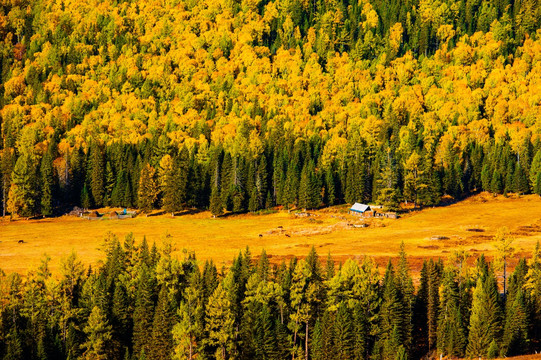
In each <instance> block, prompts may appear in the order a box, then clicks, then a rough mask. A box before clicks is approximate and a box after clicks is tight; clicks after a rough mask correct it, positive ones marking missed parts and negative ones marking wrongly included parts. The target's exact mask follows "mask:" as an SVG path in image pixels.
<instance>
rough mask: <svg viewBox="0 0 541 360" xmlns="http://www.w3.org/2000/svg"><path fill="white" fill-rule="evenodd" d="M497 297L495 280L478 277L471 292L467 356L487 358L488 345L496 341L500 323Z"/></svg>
mask: <svg viewBox="0 0 541 360" xmlns="http://www.w3.org/2000/svg"><path fill="white" fill-rule="evenodd" d="M497 297H498V292H497V287H496V286H495V280H494V279H493V278H492V277H491V276H489V275H485V276H483V275H481V276H479V278H478V279H477V285H476V287H475V290H474V291H473V302H472V308H471V317H470V328H469V335H468V346H467V348H466V355H467V356H470V357H480V356H481V357H482V356H487V354H488V348H489V346H490V344H491V343H492V341H495V340H497V339H498V335H499V331H500V328H501V323H500V316H499V315H500V308H499V304H498V298H497Z"/></svg>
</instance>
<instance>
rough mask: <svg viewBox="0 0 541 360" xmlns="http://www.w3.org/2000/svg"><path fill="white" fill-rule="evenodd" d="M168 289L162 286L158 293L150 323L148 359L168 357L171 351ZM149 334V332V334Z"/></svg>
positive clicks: (156, 359) (157, 359)
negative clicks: (152, 318)
mask: <svg viewBox="0 0 541 360" xmlns="http://www.w3.org/2000/svg"><path fill="white" fill-rule="evenodd" d="M170 307H171V305H170V300H169V297H168V291H167V288H166V287H165V286H162V288H161V290H160V293H159V295H158V303H157V305H156V311H155V313H154V321H153V323H152V333H151V337H152V338H151V340H150V347H149V353H148V354H149V359H150V360H152V359H155V360H160V359H169V358H171V355H172V353H173V338H172V333H171V330H172V323H171V320H172V316H173V314H172V310H171V308H170ZM149 335H150V334H149Z"/></svg>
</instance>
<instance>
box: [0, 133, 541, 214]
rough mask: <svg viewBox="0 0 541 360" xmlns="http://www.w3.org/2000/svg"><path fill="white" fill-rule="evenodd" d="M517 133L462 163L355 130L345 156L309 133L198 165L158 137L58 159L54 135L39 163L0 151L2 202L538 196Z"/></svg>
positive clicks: (177, 204) (31, 209)
mask: <svg viewBox="0 0 541 360" xmlns="http://www.w3.org/2000/svg"><path fill="white" fill-rule="evenodd" d="M525 141H526V143H525V144H524V149H525V150H524V152H523V153H522V154H521V155H522V159H521V160H519V158H517V156H515V154H513V152H512V150H511V147H510V146H509V145H502V146H498V145H495V144H494V145H492V146H487V147H480V146H471V147H469V148H468V149H467V150H466V151H465V153H463V154H462V156H463V157H464V159H463V160H462V161H461V160H460V158H459V157H458V156H453V157H452V158H451V159H449V167H447V168H446V167H441V168H437V169H434V165H433V160H432V159H431V157H430V156H428V155H427V154H425V153H420V154H419V153H417V152H416V151H414V152H413V153H412V154H411V155H410V157H409V158H408V159H406V160H405V162H404V161H400V160H398V159H397V158H399V157H400V155H399V154H397V152H395V151H393V150H392V148H391V147H390V146H389V145H385V146H384V147H382V148H380V149H369V148H368V146H367V144H366V143H365V142H363V141H362V140H361V139H359V138H357V139H350V141H349V142H348V145H347V147H346V149H345V154H344V156H343V157H342V158H341V159H339V160H338V159H337V160H335V161H331V162H329V163H328V164H327V165H326V166H325V165H324V164H323V163H324V162H325V159H324V156H325V154H324V151H323V148H324V144H323V142H322V140H321V139H320V138H317V137H314V138H312V139H311V141H302V140H294V139H289V140H286V139H284V138H281V137H280V138H277V139H275V142H274V145H268V146H269V147H268V148H267V150H264V151H263V152H262V153H261V154H260V155H259V156H250V155H248V156H232V155H231V154H230V153H228V152H225V151H224V150H223V148H221V147H217V148H215V149H212V150H211V151H209V152H208V153H207V154H206V155H207V157H208V159H207V160H206V161H205V162H203V163H202V162H200V161H198V159H199V158H200V156H202V154H201V153H198V152H192V153H190V152H189V151H188V149H187V148H185V147H183V148H181V149H180V150H178V149H176V148H174V147H170V146H167V145H164V143H161V142H160V141H158V142H153V141H147V142H144V143H142V144H140V146H133V145H126V144H114V145H112V146H110V147H107V148H105V147H103V146H100V145H99V144H98V143H97V142H95V143H92V144H91V145H90V146H89V150H88V151H87V152H86V153H85V152H84V151H83V150H82V149H79V150H78V151H75V152H73V153H72V154H71V156H70V157H69V158H59V157H58V156H59V154H58V150H57V146H55V144H54V143H53V144H51V145H50V146H49V148H48V149H47V150H46V151H45V153H44V155H43V157H42V158H41V159H40V160H39V161H32V158H31V157H30V156H25V155H22V156H20V157H18V158H17V160H16V161H15V160H14V159H13V158H10V155H9V153H5V154H7V155H6V156H5V157H3V158H2V160H4V165H5V168H6V169H7V170H6V172H5V174H4V177H5V178H6V179H7V180H6V184H11V185H10V187H9V191H8V193H7V194H6V198H7V202H6V209H7V210H8V211H9V212H11V213H12V214H19V215H21V216H31V215H35V214H43V215H46V216H50V215H53V214H54V213H55V208H62V205H66V204H77V205H80V206H82V207H84V208H92V207H103V206H113V207H119V206H121V207H138V208H140V209H143V210H152V209H158V208H163V209H164V210H165V211H168V212H171V213H175V212H178V211H181V210H185V209H188V208H193V207H198V208H209V209H210V210H211V211H212V213H213V214H214V215H220V214H222V213H223V211H224V210H227V211H233V212H246V211H252V212H253V211H259V210H262V209H269V208H272V207H274V206H284V207H291V206H296V207H300V208H309V209H315V208H319V207H321V206H324V205H325V206H332V205H335V204H340V203H353V202H357V201H358V202H371V201H374V202H379V203H381V204H383V205H385V207H386V208H388V209H391V210H395V209H397V208H398V206H399V203H400V202H402V201H406V202H408V201H409V202H412V203H414V204H415V205H416V206H425V205H435V204H438V203H439V201H440V199H441V196H442V195H444V194H447V195H451V196H453V197H454V198H455V199H459V198H461V197H463V196H466V195H468V194H471V193H474V192H476V191H481V190H485V191H489V192H492V193H495V194H506V193H508V192H512V193H518V194H527V193H531V192H535V193H537V194H541V149H538V150H537V151H535V149H536V148H535V147H534V146H532V145H531V144H530V142H529V140H528V139H527V140H525ZM165 144H166V143H165ZM537 147H539V143H538V144H537ZM54 159H56V161H57V163H58V162H59V161H60V162H62V163H63V162H68V164H62V166H64V167H65V168H66V169H68V168H69V169H70V170H69V175H66V174H62V173H59V172H58V171H56V170H55V166H54V164H53V162H54ZM402 160H403V159H402ZM10 164H13V166H10ZM5 200H6V199H5ZM64 208H65V206H64Z"/></svg>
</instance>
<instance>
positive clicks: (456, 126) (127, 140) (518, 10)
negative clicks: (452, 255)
mask: <svg viewBox="0 0 541 360" xmlns="http://www.w3.org/2000/svg"><path fill="white" fill-rule="evenodd" d="M540 20H541V6H539V4H538V2H537V1H533V0H524V1H514V2H513V1H510V0H504V1H495V0H482V1H481V0H441V1H440V0H438V1H426V0H419V1H417V0H412V1H407V2H404V1H399V0H393V1H391V2H389V1H382V0H363V1H360V2H348V1H343V2H335V1H330V0H317V1H316V0H314V1H311V2H310V1H308V2H302V1H292V0H274V1H268V0H265V1H248V0H246V1H237V2H235V1H228V0H217V1H211V0H205V1H191V0H186V1H182V0H166V1H119V2H116V1H115V2H111V1H103V2H102V1H91V0H84V1H63V0H38V1H28V0H9V1H8V0H3V1H1V2H0V34H1V35H2V36H1V39H3V40H2V41H1V42H0V82H1V84H0V124H1V134H2V142H1V144H0V151H1V155H2V162H1V163H2V166H1V170H2V180H3V181H2V182H1V186H2V188H3V189H2V190H3V191H2V194H4V196H3V198H4V200H5V205H3V206H4V207H5V208H6V209H7V211H8V212H11V213H14V214H19V215H22V216H28V215H32V214H38V213H43V214H46V215H48V214H51V213H53V211H52V210H53V209H58V208H59V206H62V205H75V204H80V203H81V202H83V203H84V205H89V206H102V205H113V206H136V205H137V204H141V205H143V206H144V207H145V208H148V207H149V206H163V207H165V208H166V210H167V211H172V212H174V211H176V210H179V209H183V208H186V207H189V206H197V207H209V206H210V207H211V208H213V209H214V212H215V213H217V214H219V213H221V212H222V211H223V209H224V208H225V209H228V210H232V211H247V210H250V211H256V210H258V209H261V208H265V207H269V206H274V205H284V206H291V205H296V206H301V207H307V208H312V207H318V206H321V205H324V204H326V205H329V204H335V203H339V202H344V201H347V202H352V201H369V200H374V201H376V200H377V201H379V202H381V203H383V204H384V205H386V206H387V207H389V208H396V206H397V203H398V202H401V201H410V202H414V203H415V204H416V205H421V206H422V205H426V204H432V203H435V202H438V201H439V197H440V196H441V195H444V194H448V195H451V196H453V197H461V196H463V195H466V194H468V193H470V192H472V191H476V190H480V189H484V190H487V191H493V192H498V193H505V192H517V193H528V192H537V193H539V192H540V191H539V189H540V186H539V183H540V181H539V176H540V175H539V173H540V172H541V166H540V165H539V163H540V159H541V156H540V141H539V134H540V133H541V129H540V126H541V125H540V124H541V121H540V114H541V112H540V111H539V108H540V101H541V98H540V96H539V94H540V93H541V89H540V86H541V82H540V81H539V77H540V74H541V55H540V54H541V36H540V35H539V32H538V29H537V28H538V27H539V25H540V24H541V21H540ZM167 157H170V161H171V162H172V163H173V164H176V165H175V171H172V172H171V173H162V174H160V171H161V170H163V169H162V167H161V166H162V165H163V164H165V163H164V161H166V158H167ZM51 158H52V169H51V165H50V164H51ZM42 159H44V161H42ZM148 166H150V167H151V168H153V169H155V170H156V174H157V175H160V177H165V178H171V179H172V180H171V181H167V185H164V184H163V183H162V184H160V186H159V190H160V191H159V194H158V198H157V199H156V200H155V197H154V196H155V194H154V189H155V188H154V186H153V185H152V181H151V180H150V181H151V183H150V184H149V180H148V179H146V177H148V173H149V172H148V169H149V168H148ZM144 168H145V171H144V172H143V173H144V175H145V179H143V180H141V179H140V176H141V171H142V170H143V169H144ZM40 170H41V171H40ZM44 177H46V178H51V177H52V179H50V180H49V181H47V182H44V181H43V178H44ZM157 180H160V179H157ZM40 184H45V185H46V186H45V187H44V188H42V187H41V186H40ZM140 185H142V186H143V187H144V189H147V188H148V187H149V186H150V189H151V190H149V191H151V193H150V194H145V193H144V191H139V186H140ZM211 200H212V201H211ZM3 204H4V202H3Z"/></svg>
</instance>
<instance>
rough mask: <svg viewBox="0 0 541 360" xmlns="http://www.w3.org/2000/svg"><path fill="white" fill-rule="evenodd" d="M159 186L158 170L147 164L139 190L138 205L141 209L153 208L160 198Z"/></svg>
mask: <svg viewBox="0 0 541 360" xmlns="http://www.w3.org/2000/svg"><path fill="white" fill-rule="evenodd" d="M158 195H159V187H158V182H157V181H156V170H155V169H154V168H153V167H152V166H150V165H149V164H146V165H145V166H144V167H143V169H142V170H141V176H140V177H139V187H138V191H137V205H138V206H139V208H140V209H142V210H145V211H148V210H152V209H153V208H154V206H155V205H156V201H157V200H158Z"/></svg>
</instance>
